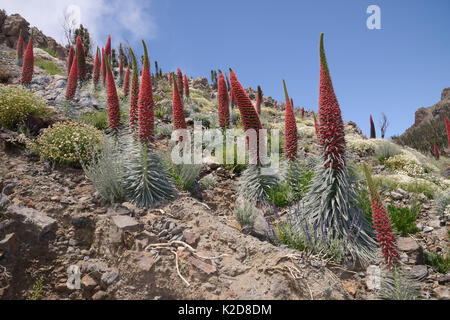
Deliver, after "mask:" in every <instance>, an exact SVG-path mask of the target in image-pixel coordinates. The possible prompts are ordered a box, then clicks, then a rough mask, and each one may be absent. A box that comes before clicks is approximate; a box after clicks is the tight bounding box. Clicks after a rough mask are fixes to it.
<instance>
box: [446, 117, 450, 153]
mask: <svg viewBox="0 0 450 320" xmlns="http://www.w3.org/2000/svg"><path fill="white" fill-rule="evenodd" d="M445 128H446V129H447V140H448V148H449V149H450V121H449V120H448V118H447V117H445Z"/></svg>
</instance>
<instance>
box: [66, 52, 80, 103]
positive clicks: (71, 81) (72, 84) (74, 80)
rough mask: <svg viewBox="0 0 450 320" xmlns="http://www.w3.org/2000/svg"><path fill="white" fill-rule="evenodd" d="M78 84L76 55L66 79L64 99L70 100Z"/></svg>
mask: <svg viewBox="0 0 450 320" xmlns="http://www.w3.org/2000/svg"><path fill="white" fill-rule="evenodd" d="M77 86H78V59H77V56H76V55H75V56H74V59H73V63H72V69H71V70H70V73H69V78H68V79H67V87H66V100H68V101H70V100H72V99H73V97H75V93H76V92H77Z"/></svg>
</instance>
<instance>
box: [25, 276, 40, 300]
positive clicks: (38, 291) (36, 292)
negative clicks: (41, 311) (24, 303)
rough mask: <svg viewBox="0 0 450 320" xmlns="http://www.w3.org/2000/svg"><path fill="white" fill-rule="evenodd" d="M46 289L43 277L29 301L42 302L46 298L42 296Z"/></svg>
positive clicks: (35, 286)
mask: <svg viewBox="0 0 450 320" xmlns="http://www.w3.org/2000/svg"><path fill="white" fill-rule="evenodd" d="M43 289H44V277H43V276H41V277H40V278H39V279H38V280H36V282H35V283H34V285H33V289H32V290H31V292H30V294H29V296H28V297H27V300H41V299H42V298H43V297H44V296H43V295H42V291H43Z"/></svg>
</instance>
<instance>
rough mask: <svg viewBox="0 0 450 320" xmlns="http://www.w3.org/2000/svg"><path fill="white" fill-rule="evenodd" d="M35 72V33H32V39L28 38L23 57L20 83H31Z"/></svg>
mask: <svg viewBox="0 0 450 320" xmlns="http://www.w3.org/2000/svg"><path fill="white" fill-rule="evenodd" d="M33 73H34V54H33V34H31V36H30V40H28V45H27V49H26V51H25V56H24V58H23V64H22V75H21V79H20V83H22V84H30V83H31V80H33Z"/></svg>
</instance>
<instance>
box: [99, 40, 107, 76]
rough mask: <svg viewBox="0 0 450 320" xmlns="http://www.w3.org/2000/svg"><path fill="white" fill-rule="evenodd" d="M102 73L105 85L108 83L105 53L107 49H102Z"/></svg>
mask: <svg viewBox="0 0 450 320" xmlns="http://www.w3.org/2000/svg"><path fill="white" fill-rule="evenodd" d="M100 68H101V71H102V79H103V84H105V82H106V53H105V49H103V48H102V65H101V66H100Z"/></svg>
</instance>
